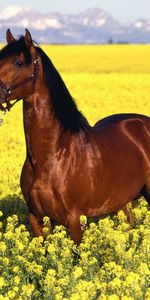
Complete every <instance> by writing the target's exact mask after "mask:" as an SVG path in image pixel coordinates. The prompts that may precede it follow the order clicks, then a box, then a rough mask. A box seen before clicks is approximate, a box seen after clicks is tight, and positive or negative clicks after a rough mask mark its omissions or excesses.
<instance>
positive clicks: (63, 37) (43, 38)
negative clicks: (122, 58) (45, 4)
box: [0, 6, 150, 44]
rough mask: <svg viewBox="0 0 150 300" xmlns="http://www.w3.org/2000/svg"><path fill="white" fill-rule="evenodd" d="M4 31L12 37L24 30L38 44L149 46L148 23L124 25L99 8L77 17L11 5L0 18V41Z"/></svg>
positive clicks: (136, 22)
mask: <svg viewBox="0 0 150 300" xmlns="http://www.w3.org/2000/svg"><path fill="white" fill-rule="evenodd" d="M7 28H11V30H12V32H13V33H14V34H15V35H16V36H17V35H20V34H23V33H24V28H28V29H29V30H31V32H32V36H33V37H34V40H36V41H37V42H39V43H62V44H67V43H70V44H80V43H81V44H89V43H91V44H92V43H96V44H99V43H108V42H115V43H116V42H117V43H118V42H119V43H124V42H125V43H150V20H136V21H135V22H133V23H131V24H126V25H124V24H121V23H120V22H119V21H117V20H116V19H115V18H113V17H112V16H111V15H109V14H108V13H107V12H105V11H103V10H101V9H99V8H93V9H88V10H86V11H84V12H83V13H80V14H78V15H64V14H59V13H46V14H43V13H41V12H38V11H33V10H32V9H30V8H28V7H26V8H21V7H17V6H12V7H8V8H6V9H5V10H3V11H2V12H1V15H0V41H1V42H4V41H5V33H6V30H7Z"/></svg>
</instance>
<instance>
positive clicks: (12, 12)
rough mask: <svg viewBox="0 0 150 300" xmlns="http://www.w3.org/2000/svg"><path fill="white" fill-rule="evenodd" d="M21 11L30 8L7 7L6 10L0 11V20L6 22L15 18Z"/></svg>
mask: <svg viewBox="0 0 150 300" xmlns="http://www.w3.org/2000/svg"><path fill="white" fill-rule="evenodd" d="M22 10H25V11H28V10H30V8H29V7H25V8H24V7H21V6H16V5H10V6H7V7H6V8H4V9H3V10H2V11H1V14H0V18H1V19H3V20H7V19H9V18H10V17H14V16H16V15H17V14H18V13H19V12H21V11H22Z"/></svg>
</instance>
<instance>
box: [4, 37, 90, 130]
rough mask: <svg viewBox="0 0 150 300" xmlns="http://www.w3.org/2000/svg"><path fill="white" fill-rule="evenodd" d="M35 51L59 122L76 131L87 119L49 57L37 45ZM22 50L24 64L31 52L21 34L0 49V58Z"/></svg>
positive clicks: (28, 59)
mask: <svg viewBox="0 0 150 300" xmlns="http://www.w3.org/2000/svg"><path fill="white" fill-rule="evenodd" d="M36 51H37V53H38V54H39V55H40V57H41V60H42V64H43V72H44V80H45V83H46V85H47V87H48V88H49V92H50V94H51V96H52V102H53V103H52V105H53V110H54V113H55V116H56V118H57V119H58V120H59V122H60V124H61V125H62V126H63V127H64V128H65V129H70V130H71V131H72V132H78V131H80V130H81V129H83V128H84V127H87V125H88V122H87V120H86V119H85V118H84V116H83V115H82V114H81V113H80V112H79V110H78V109H77V106H76V103H75V101H74V100H73V98H72V96H71V95H70V93H69V91H68V89H67V87H66V85H65V83H64V82H63V80H62V78H61V76H60V75H59V73H58V72H57V70H56V69H55V67H54V65H53V63H52V62H51V60H50V59H49V57H48V56H47V55H46V54H45V53H44V51H43V50H42V49H41V48H39V47H37V46H36ZM22 52H23V54H24V57H25V62H26V64H31V53H30V51H29V49H28V47H27V45H26V42H25V38H24V37H23V36H21V37H20V38H19V39H18V40H15V41H14V42H12V43H11V44H8V45H7V46H5V47H4V48H3V49H2V50H0V59H3V58H6V57H9V56H12V55H19V54H20V53H22Z"/></svg>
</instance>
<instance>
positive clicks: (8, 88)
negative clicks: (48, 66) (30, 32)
mask: <svg viewBox="0 0 150 300" xmlns="http://www.w3.org/2000/svg"><path fill="white" fill-rule="evenodd" d="M38 63H39V59H38V55H37V52H36V53H35V59H34V70H33V73H32V74H31V75H30V76H29V77H27V78H26V79H24V80H22V81H21V82H19V83H16V84H13V85H11V86H6V85H5V83H4V82H3V81H2V80H0V88H1V89H2V91H3V93H4V95H5V97H6V99H5V103H6V107H4V106H3V105H2V103H0V110H2V111H5V112H6V110H8V111H9V110H10V109H11V107H12V106H14V104H15V103H16V102H18V101H19V100H20V99H17V100H16V101H15V102H14V103H13V104H11V103H10V101H11V100H9V97H10V95H11V94H12V92H13V91H14V90H16V89H17V88H18V87H21V86H22V85H25V84H27V83H28V82H30V81H33V83H35V82H36V80H37V78H38V70H39V65H38Z"/></svg>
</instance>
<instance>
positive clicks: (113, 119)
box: [93, 113, 150, 128]
mask: <svg viewBox="0 0 150 300" xmlns="http://www.w3.org/2000/svg"><path fill="white" fill-rule="evenodd" d="M127 120H129V121H130V120H133V121H136V120H137V121H138V120H142V121H145V122H146V123H147V122H149V123H150V117H149V116H146V115H141V114H136V113H122V114H114V115H110V116H108V117H105V118H103V119H101V120H99V121H98V122H96V123H95V125H94V126H93V128H96V127H105V126H107V125H110V124H114V123H122V122H123V121H127Z"/></svg>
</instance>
